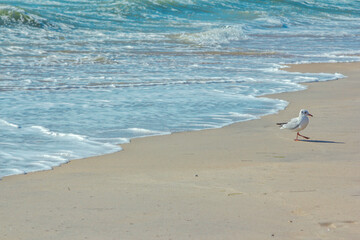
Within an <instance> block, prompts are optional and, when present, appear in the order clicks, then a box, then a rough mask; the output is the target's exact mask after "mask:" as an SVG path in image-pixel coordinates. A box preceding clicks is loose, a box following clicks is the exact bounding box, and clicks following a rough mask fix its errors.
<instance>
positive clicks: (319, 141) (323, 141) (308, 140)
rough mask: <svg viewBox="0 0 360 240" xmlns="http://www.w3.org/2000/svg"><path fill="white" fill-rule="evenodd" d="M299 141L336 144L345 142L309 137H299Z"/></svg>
mask: <svg viewBox="0 0 360 240" xmlns="http://www.w3.org/2000/svg"><path fill="white" fill-rule="evenodd" d="M298 141H299V142H312V143H336V144H345V142H335V141H326V140H310V139H299V140H298Z"/></svg>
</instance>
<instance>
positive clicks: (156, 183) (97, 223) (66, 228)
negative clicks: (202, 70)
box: [0, 63, 360, 240]
mask: <svg viewBox="0 0 360 240" xmlns="http://www.w3.org/2000/svg"><path fill="white" fill-rule="evenodd" d="M289 70H290V71H303V72H331V73H334V72H339V73H342V74H344V75H346V76H348V77H347V78H344V79H341V80H338V81H330V82H326V83H311V84H307V86H308V89H307V90H305V91H300V92H293V93H283V94H277V95H272V96H270V97H272V98H280V99H285V100H287V101H289V102H290V104H289V106H288V107H287V108H286V109H285V110H284V111H281V112H280V113H279V114H275V115H270V116H265V117H263V118H261V119H259V120H253V121H248V122H242V123H237V124H233V125H230V126H227V127H224V128H221V129H214V130H204V131H196V132H183V133H176V134H172V135H167V136H156V137H147V138H139V139H135V140H133V141H132V142H131V143H130V144H125V145H123V148H124V150H123V151H121V152H117V153H114V154H109V155H104V156H99V157H92V158H87V159H82V160H75V161H71V162H70V163H68V164H65V165H62V166H60V167H57V168H55V169H54V170H52V171H43V172H36V173H31V174H27V175H17V176H10V177H5V178H4V179H2V180H1V181H0V192H1V198H0V216H1V218H0V239H2V240H7V239H11V240H15V239H26V240H31V239H34V240H35V239H36V240H39V239H54V240H56V239H64V240H65V239H66V240H69V239H75V240H77V239H91V240H96V239H102V240H108V239H246V240H252V239H254V240H255V239H256V240H257V239H307V240H313V239H314V240H315V239H334V240H340V239H346V240H352V239H354V240H355V239H359V237H360V154H359V153H360V151H359V146H360V132H359V129H360V128H359V125H358V124H359V119H360V94H359V89H360V64H359V63H336V64H305V65H295V66H292V67H291V69H289ZM301 108H305V109H308V110H309V112H310V113H311V114H313V115H314V117H313V118H311V119H310V124H309V126H308V127H307V128H306V129H305V130H304V131H303V132H302V133H303V134H304V135H305V136H308V137H310V140H309V141H299V142H295V141H294V140H293V139H294V138H295V136H296V133H294V132H291V131H287V130H279V128H278V126H276V124H275V123H276V122H282V121H286V120H290V119H291V118H292V117H295V116H297V115H298V112H299V110H300V109H301Z"/></svg>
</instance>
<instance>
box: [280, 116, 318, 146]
mask: <svg viewBox="0 0 360 240" xmlns="http://www.w3.org/2000/svg"><path fill="white" fill-rule="evenodd" d="M308 116H310V117H312V116H313V115H311V114H310V113H309V111H308V110H305V109H301V110H300V113H299V117H296V118H293V119H291V120H290V121H289V122H287V123H277V125H279V126H281V128H280V129H289V130H291V131H294V132H297V134H296V138H295V139H294V140H295V141H298V140H299V139H298V136H300V137H303V138H305V139H309V137H305V136H303V135H301V134H300V133H299V132H300V131H301V130H304V129H305V128H306V126H307V125H308V124H309V118H308Z"/></svg>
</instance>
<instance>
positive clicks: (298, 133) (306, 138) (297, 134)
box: [297, 133, 309, 139]
mask: <svg viewBox="0 0 360 240" xmlns="http://www.w3.org/2000/svg"><path fill="white" fill-rule="evenodd" d="M297 135H299V136H300V137H303V138H305V139H309V137H306V136H303V135H301V134H300V133H298V134H297Z"/></svg>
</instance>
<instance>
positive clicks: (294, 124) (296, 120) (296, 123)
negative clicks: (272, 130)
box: [281, 118, 300, 130]
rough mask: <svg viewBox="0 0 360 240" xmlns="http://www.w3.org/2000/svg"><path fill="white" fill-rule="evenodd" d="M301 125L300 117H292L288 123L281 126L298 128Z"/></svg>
mask: <svg viewBox="0 0 360 240" xmlns="http://www.w3.org/2000/svg"><path fill="white" fill-rule="evenodd" d="M299 125H300V121H299V118H293V119H291V120H290V121H289V122H288V123H286V124H284V125H283V126H282V127H281V128H282V129H283V128H287V129H291V130H293V129H296V128H298V127H299Z"/></svg>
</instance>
